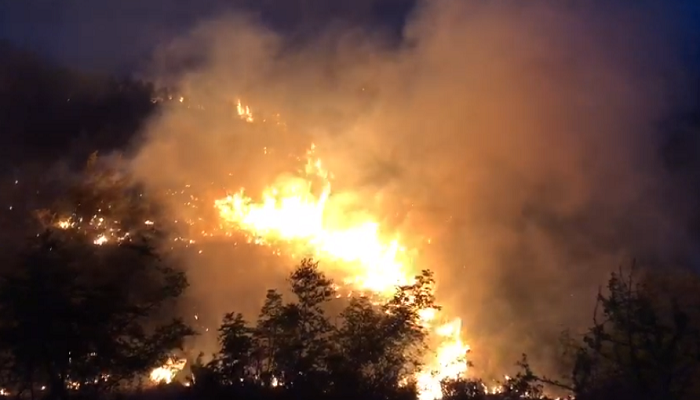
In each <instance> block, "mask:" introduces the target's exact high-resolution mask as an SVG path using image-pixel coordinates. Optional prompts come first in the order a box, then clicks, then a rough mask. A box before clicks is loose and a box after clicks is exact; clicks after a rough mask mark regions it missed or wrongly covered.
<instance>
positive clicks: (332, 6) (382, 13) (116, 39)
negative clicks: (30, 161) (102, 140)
mask: <svg viewBox="0 0 700 400" xmlns="http://www.w3.org/2000/svg"><path fill="white" fill-rule="evenodd" d="M414 3H415V0H353V1H347V2H329V1H327V0H259V1H250V0H149V1H113V0H91V1H86V0H29V1H15V0H0V38H3V39H5V40H8V41H10V42H11V43H13V44H15V45H17V46H19V47H23V48H26V49H30V50H33V51H35V52H37V53H40V54H42V55H44V56H48V57H50V58H52V59H54V60H57V61H59V62H60V63H61V64H64V65H68V66H71V67H79V68H81V69H90V70H97V71H104V72H127V71H129V70H130V69H132V68H135V67H137V66H138V65H139V64H140V63H142V62H144V60H146V59H147V58H148V57H149V56H150V54H151V53H152V51H153V50H154V48H156V47H157V46H159V45H163V44H167V43H168V42H169V41H170V40H172V39H173V38H174V37H176V36H178V35H182V34H184V33H186V32H187V30H188V29H191V28H192V26H194V25H195V24H196V23H197V22H199V21H203V20H206V19H209V18H212V17H215V16H221V15H222V14H226V13H240V12H245V11H248V12H251V13H254V14H255V15H256V16H258V17H259V18H260V19H262V20H263V21H264V22H265V24H266V25H268V26H270V27H273V28H274V29H276V30H278V31H282V32H284V33H285V34H290V35H291V34H298V33H299V32H303V31H305V32H313V31H318V30H319V29H324V27H327V26H328V25H331V24H334V23H340V22H343V23H346V24H347V23H349V24H352V25H355V26H358V25H361V26H363V27H370V28H372V29H375V28H379V29H382V30H385V31H390V32H394V33H396V32H399V31H400V29H401V26H402V24H403V22H404V21H405V19H406V17H407V15H409V14H410V10H411V9H412V8H413V7H414Z"/></svg>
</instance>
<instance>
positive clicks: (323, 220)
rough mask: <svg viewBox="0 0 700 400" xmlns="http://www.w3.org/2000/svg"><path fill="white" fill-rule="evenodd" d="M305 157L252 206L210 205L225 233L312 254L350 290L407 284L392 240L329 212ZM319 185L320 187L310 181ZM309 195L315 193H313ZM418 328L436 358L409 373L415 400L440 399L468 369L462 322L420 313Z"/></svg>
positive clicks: (248, 202) (403, 259)
mask: <svg viewBox="0 0 700 400" xmlns="http://www.w3.org/2000/svg"><path fill="white" fill-rule="evenodd" d="M314 150H315V149H314V147H313V146H312V147H311V149H310V150H309V152H308V153H307V163H306V168H305V169H304V171H303V173H302V174H300V175H301V176H300V177H297V178H285V179H281V180H279V181H278V183H277V184H275V185H272V186H269V187H267V188H266V189H265V190H264V191H263V193H262V196H261V200H260V201H258V202H256V201H254V200H253V199H252V198H250V197H248V196H247V195H246V193H245V191H244V190H243V189H241V190H240V191H238V192H237V193H235V194H233V195H229V196H227V197H225V198H222V199H219V200H216V201H215V206H216V207H217V209H218V211H219V216H220V218H221V223H222V226H223V227H224V228H226V227H231V228H236V229H239V230H242V231H243V232H245V233H247V234H248V235H249V240H250V241H251V242H253V243H256V244H260V245H273V244H276V243H285V246H284V247H285V249H287V250H289V253H290V255H293V256H294V255H298V254H299V253H305V255H312V256H313V257H315V258H318V259H321V260H325V261H328V262H327V263H326V264H325V265H326V266H329V264H330V266H333V267H336V268H343V269H342V270H341V271H340V273H342V274H344V275H345V276H344V277H343V282H344V283H345V284H346V285H348V286H350V287H351V288H353V289H359V290H361V291H366V292H371V293H372V294H374V295H378V296H388V295H391V293H393V291H394V290H395V287H396V286H397V285H406V284H411V283H412V282H413V276H414V275H415V272H416V271H415V270H413V268H411V258H410V255H409V252H408V251H407V249H406V247H405V246H403V245H402V244H401V242H400V240H399V238H398V237H390V236H387V235H385V234H383V233H382V231H381V229H380V225H379V223H378V222H376V220H374V219H372V218H371V217H369V216H367V215H357V214H351V213H348V212H347V210H344V209H343V208H342V207H336V205H335V204H333V201H332V199H333V198H332V197H331V179H330V178H331V175H330V174H329V173H328V172H327V171H326V170H325V169H324V168H323V164H322V162H321V160H320V159H318V158H315V156H314ZM318 181H320V188H317V187H316V186H317V185H315V182H318ZM315 192H316V193H315ZM420 315H421V319H422V322H423V324H424V325H425V326H426V327H427V328H429V329H431V330H432V331H433V334H434V335H433V337H434V339H435V340H436V341H438V345H437V348H436V352H435V358H434V359H433V360H432V361H431V362H429V363H428V368H426V369H425V370H424V371H422V372H420V373H419V374H418V376H416V381H417V384H418V389H419V394H420V396H419V397H420V399H421V400H431V399H438V398H440V397H442V390H441V385H440V382H441V381H442V380H444V379H448V378H458V377H460V376H462V375H463V374H464V373H465V372H466V369H467V363H466V360H465V357H466V353H467V352H468V350H469V348H468V346H466V345H465V344H464V343H463V342H462V340H461V332H460V331H461V321H460V320H459V319H455V320H453V321H451V322H448V323H446V324H442V325H436V322H437V321H438V320H439V319H438V315H437V313H436V312H435V310H432V309H430V310H422V312H421V313H420Z"/></svg>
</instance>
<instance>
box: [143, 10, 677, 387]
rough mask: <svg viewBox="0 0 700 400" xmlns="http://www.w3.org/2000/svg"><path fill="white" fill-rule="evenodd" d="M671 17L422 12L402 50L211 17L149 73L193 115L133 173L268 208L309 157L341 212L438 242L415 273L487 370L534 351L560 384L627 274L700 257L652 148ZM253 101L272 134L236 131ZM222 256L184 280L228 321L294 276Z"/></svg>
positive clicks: (169, 119)
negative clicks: (564, 338) (605, 297)
mask: <svg viewBox="0 0 700 400" xmlns="http://www.w3.org/2000/svg"><path fill="white" fill-rule="evenodd" d="M592 3H595V4H592ZM613 3H614V2H613ZM615 4H617V3H615ZM676 16H677V15H675V14H674V10H670V9H668V8H661V7H656V6H655V5H654V4H652V3H649V4H646V3H645V4H637V3H636V6H634V7H630V6H629V5H627V7H623V6H622V5H621V4H619V7H617V6H614V5H611V4H610V2H586V3H585V4H583V2H581V4H580V5H579V6H574V5H564V4H561V5H554V2H540V1H535V2H509V3H506V2H480V1H474V2H465V1H449V0H446V1H424V2H422V3H419V5H418V7H417V8H416V9H415V11H414V13H413V14H412V15H411V17H410V19H409V22H408V23H407V25H406V27H405V29H404V31H403V36H402V41H401V43H400V45H398V46H396V45H394V44H393V43H392V42H391V40H388V38H387V37H385V36H382V35H380V34H374V33H372V32H369V31H367V30H361V29H350V28H347V27H341V26H339V25H337V26H331V27H330V28H329V29H326V30H324V34H323V35H319V36H318V37H317V38H316V40H314V41H312V42H305V43H304V44H303V45H300V44H299V43H293V45H292V44H290V43H289V42H288V41H287V40H286V39H285V38H284V37H282V36H280V35H278V34H276V33H275V32H273V31H271V30H269V29H267V28H265V27H264V25H263V24H261V23H259V22H258V21H257V20H256V19H255V17H253V16H248V17H242V16H241V15H240V14H237V15H227V16H223V17H219V18H216V19H212V20H208V21H204V22H202V23H200V24H199V25H197V27H196V28H195V29H193V31H192V32H190V33H189V34H187V35H185V36H183V37H181V38H179V39H177V40H175V41H174V42H172V43H171V44H170V45H168V46H164V47H162V48H160V49H159V52H158V53H157V55H156V57H155V58H154V62H153V70H152V71H153V75H154V76H155V77H157V78H158V79H159V80H161V81H162V82H164V83H167V84H170V85H173V84H174V85H175V86H176V87H178V89H179V93H181V94H182V96H183V97H184V99H185V100H184V101H183V103H182V104H177V103H176V104H175V105H174V106H168V107H166V108H165V109H164V111H163V112H162V113H161V114H160V115H158V116H157V117H155V118H154V119H153V120H152V121H151V123H150V124H149V127H148V129H147V130H146V132H144V135H143V137H142V138H140V140H139V142H138V143H137V151H136V155H135V157H134V160H133V168H134V170H135V172H136V173H137V175H138V176H139V177H140V178H142V179H143V180H144V181H145V182H146V183H147V184H148V185H149V186H150V187H151V188H158V189H161V188H163V187H178V185H187V184H189V185H193V186H196V187H201V188H203V189H202V190H204V191H210V192H216V191H217V190H218V191H219V192H218V194H219V195H221V193H222V192H221V188H222V187H228V188H229V189H230V190H231V191H235V190H237V189H238V188H239V187H241V186H245V187H246V188H248V189H250V192H251V193H259V191H260V189H261V188H262V187H263V186H265V185H267V184H270V183H272V182H273V181H274V179H275V177H276V176H277V175H279V174H280V173H283V172H285V171H288V172H289V171H291V170H290V168H291V166H292V165H293V163H292V161H290V160H292V158H291V157H290V155H292V156H295V155H302V154H303V151H304V150H305V149H306V148H308V146H309V144H310V143H311V142H313V143H315V144H316V145H317V147H318V154H319V155H320V156H321V158H322V159H323V160H324V162H325V163H326V164H327V167H328V169H329V170H331V171H332V172H333V173H334V175H335V177H336V180H335V182H334V185H335V190H336V191H337V192H339V193H340V194H339V196H344V197H345V198H347V202H348V203H349V204H352V206H353V207H355V208H358V207H359V208H364V209H367V210H369V211H371V212H372V213H374V214H375V215H376V218H378V219H380V220H382V221H384V222H385V224H386V225H387V226H389V227H390V228H391V229H395V230H397V231H398V232H401V233H402V235H403V236H404V237H406V238H407V240H409V241H410V240H413V239H412V238H417V237H422V236H425V237H430V238H432V244H431V245H430V246H423V248H421V254H422V255H421V257H420V265H418V266H417V268H419V269H420V268H430V269H432V270H434V271H435V273H436V277H437V282H438V291H439V293H438V299H439V301H440V302H441V303H442V304H443V305H444V306H445V308H446V310H448V314H453V315H458V316H461V317H462V318H463V320H464V332H465V339H466V340H467V342H468V343H470V344H471V345H472V348H473V360H474V362H475V366H476V370H477V371H478V372H477V373H479V374H499V373H502V372H503V371H504V370H505V369H508V368H510V367H511V366H512V365H513V362H514V361H515V360H516V359H518V358H519V354H520V353H522V352H527V353H528V354H529V355H531V357H532V359H533V361H534V364H535V366H536V367H542V366H545V367H546V366H548V360H550V359H551V357H550V356H551V353H552V352H553V351H556V348H555V347H556V346H555V345H554V341H553V340H554V339H555V338H556V335H558V333H559V332H560V331H561V330H562V329H563V328H564V327H573V328H576V327H580V326H581V325H582V324H583V325H584V326H585V325H586V324H588V323H589V320H590V312H591V308H592V305H593V301H594V295H595V293H596V291H597V288H598V285H599V284H600V283H601V282H602V281H603V280H604V279H605V278H606V276H607V273H608V272H609V271H610V270H611V269H614V268H616V267H617V266H618V265H620V263H624V262H627V261H628V260H629V259H630V257H632V256H635V257H640V258H642V259H644V260H649V262H652V261H653V262H657V261H658V262H671V261H673V260H676V258H677V257H682V256H684V255H686V254H687V252H688V251H689V249H690V242H689V237H688V236H687V235H686V232H687V230H686V227H685V226H684V223H685V220H686V218H687V217H688V215H689V214H688V213H689V211H690V210H689V209H688V208H687V206H688V204H686V203H685V202H683V201H681V200H673V199H676V197H674V196H676V191H675V188H673V187H671V186H670V185H669V184H668V183H667V182H666V178H667V177H666V175H665V172H664V168H663V165H662V160H661V158H660V156H659V152H658V147H659V143H660V138H659V137H658V134H657V131H656V124H657V123H658V122H659V121H660V120H661V119H662V118H664V117H665V116H666V113H667V111H668V110H669V107H672V106H674V105H676V104H675V103H674V101H675V100H676V99H675V98H673V97H672V96H671V94H672V93H674V90H675V89H676V85H678V84H680V83H682V79H680V78H681V77H678V76H676V75H674V68H675V66H676V65H678V64H677V63H678V62H680V60H679V59H678V55H679V52H678V50H679V49H678V48H677V47H675V44H676V41H675V39H676V36H675V35H676V34H677V32H676V31H675V30H674V29H673V28H674V26H673V21H674V18H675V17H676ZM183 66H185V67H183ZM173 70H177V71H179V72H177V73H172V71H173ZM183 71H184V72H183ZM239 98H240V99H241V101H242V102H243V103H244V104H246V105H249V106H250V107H251V109H252V112H253V115H254V117H255V118H256V120H257V121H260V120H262V119H265V120H266V123H265V124H258V123H256V124H247V123H245V122H243V121H239V120H237V119H236V118H235V116H236V114H235V113H236V109H235V104H236V101H237V99H239ZM202 108H203V109H205V110H201V109H202ZM277 114H279V115H280V117H279V119H278V118H277ZM264 148H267V149H268V153H267V154H265V153H264V152H263V149H264ZM672 200H673V202H671V201H672ZM662 204H667V206H662ZM668 204H673V207H669V206H668ZM172 206H173V207H174V210H175V212H176V213H178V212H185V211H183V210H181V209H180V206H179V205H178V204H173V205H172ZM208 246H211V248H209V247H207V248H206V250H205V251H204V252H203V254H201V255H195V256H193V257H192V259H191V260H190V262H189V267H188V273H189V275H190V279H191V281H192V288H191V289H192V292H191V296H192V298H193V301H196V302H197V303H198V304H200V306H201V307H204V308H206V309H207V312H208V313H209V314H210V315H213V318H214V323H215V322H216V319H218V318H219V317H220V316H221V314H222V313H223V312H225V311H232V310H241V311H251V312H252V311H254V310H256V309H257V307H258V306H259V305H260V304H261V302H262V297H263V295H264V289H265V288H268V287H276V286H279V285H280V284H281V283H282V282H283V281H282V279H283V278H284V276H285V274H286V273H287V272H288V268H289V267H290V266H291V265H292V264H291V263H289V262H287V261H282V260H280V259H279V258H276V257H274V256H270V255H269V254H268V253H269V251H268V250H265V249H259V248H257V249H256V248H252V249H251V248H246V246H236V250H235V251H234V250H233V248H232V246H231V244H230V243H215V244H210V245H208ZM322 262H323V261H322ZM280 265H284V266H285V268H280Z"/></svg>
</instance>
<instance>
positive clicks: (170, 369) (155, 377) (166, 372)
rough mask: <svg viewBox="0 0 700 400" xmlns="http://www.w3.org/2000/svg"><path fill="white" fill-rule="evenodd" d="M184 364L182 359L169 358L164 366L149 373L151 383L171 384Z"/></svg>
mask: <svg viewBox="0 0 700 400" xmlns="http://www.w3.org/2000/svg"><path fill="white" fill-rule="evenodd" d="M186 364H187V360H185V359H183V358H180V359H174V358H169V359H168V361H167V362H166V363H165V364H163V365H162V366H160V367H158V368H156V369H154V370H153V371H151V374H150V378H151V382H153V383H155V384H159V383H166V384H168V383H171V382H172V381H173V379H175V376H177V374H178V373H179V372H180V371H182V370H183V369H184V368H185V365H186Z"/></svg>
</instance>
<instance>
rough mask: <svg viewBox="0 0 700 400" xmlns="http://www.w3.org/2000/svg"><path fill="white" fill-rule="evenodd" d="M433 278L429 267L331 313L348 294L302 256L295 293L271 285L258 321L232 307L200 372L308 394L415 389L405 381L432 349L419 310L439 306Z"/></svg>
mask: <svg viewBox="0 0 700 400" xmlns="http://www.w3.org/2000/svg"><path fill="white" fill-rule="evenodd" d="M432 284H433V280H432V275H431V274H430V273H429V272H424V273H423V274H422V275H420V276H418V277H417V279H416V283H415V284H413V285H409V286H405V287H399V288H397V291H396V294H395V295H394V296H393V298H391V299H389V300H388V301H387V302H385V303H383V304H373V303H372V302H371V301H370V299H369V298H364V297H363V298H355V299H351V300H350V301H349V303H347V305H346V307H345V308H344V309H343V310H342V312H340V313H339V314H338V315H336V316H335V317H332V316H331V314H330V313H329V310H332V308H333V307H332V305H334V304H337V303H340V302H345V301H346V300H344V299H337V296H336V293H335V290H334V289H333V283H332V281H331V280H329V279H328V278H326V277H325V275H324V274H323V273H322V272H320V271H319V269H318V263H316V262H313V261H311V260H308V259H307V260H303V261H302V262H301V264H300V265H299V266H298V268H297V269H295V270H294V271H293V272H292V273H291V275H290V277H289V286H290V292H291V294H292V295H293V298H294V300H293V301H291V302H285V301H284V298H283V296H282V295H281V294H280V293H279V292H277V291H275V290H269V291H268V292H267V296H266V299H265V303H264V305H263V307H262V309H261V311H260V314H259V317H258V320H257V323H256V324H255V325H254V326H249V325H248V324H247V323H246V322H245V320H244V319H243V316H242V315H241V314H236V313H229V314H227V315H226V316H225V317H224V320H223V323H222V325H221V328H220V329H219V343H220V345H221V347H220V350H219V352H218V354H216V355H215V357H214V359H213V360H212V361H211V362H210V363H208V364H207V365H206V366H200V367H198V368H197V372H198V374H199V375H200V377H202V378H204V379H208V380H209V382H210V384H211V382H212V377H215V378H214V379H213V380H214V381H216V382H217V384H218V385H221V386H224V387H227V388H228V390H232V389H233V388H237V390H241V388H244V387H248V386H250V384H256V385H258V386H259V387H261V388H268V389H270V388H276V390H281V389H282V388H284V389H285V390H286V391H287V392H289V393H295V394H296V395H305V396H321V395H323V396H339V395H343V396H348V395H352V396H361V397H363V398H378V397H382V396H386V395H387V394H388V393H393V394H395V395H399V394H401V393H404V394H407V395H410V394H411V393H412V392H411V387H410V385H409V386H405V385H404V386H403V387H402V386H401V385H400V383H401V382H403V381H406V379H407V378H410V376H411V373H412V372H414V371H415V369H416V367H417V366H418V365H420V360H421V357H422V355H423V351H424V350H425V348H426V345H425V339H426V335H427V332H426V328H424V327H423V326H422V325H421V324H420V323H419V311H420V310H421V309H423V308H437V306H436V305H435V304H434V298H433V296H432V287H431V286H432ZM206 377H208V378H206ZM196 380H197V381H199V379H198V378H197V379H196Z"/></svg>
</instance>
